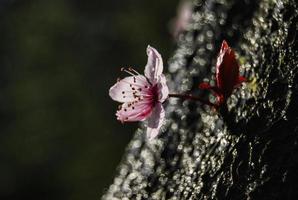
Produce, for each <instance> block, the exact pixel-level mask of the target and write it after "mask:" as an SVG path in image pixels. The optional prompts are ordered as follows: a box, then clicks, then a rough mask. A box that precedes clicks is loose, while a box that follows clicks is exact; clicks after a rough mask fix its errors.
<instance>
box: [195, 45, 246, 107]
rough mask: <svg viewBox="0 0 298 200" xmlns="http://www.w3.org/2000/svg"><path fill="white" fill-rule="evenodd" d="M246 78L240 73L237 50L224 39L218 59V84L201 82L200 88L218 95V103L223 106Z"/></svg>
mask: <svg viewBox="0 0 298 200" xmlns="http://www.w3.org/2000/svg"><path fill="white" fill-rule="evenodd" d="M245 80H246V79H245V78H244V77H242V76H240V75H239V64H238V62H237V60H236V57H235V52H234V50H233V49H231V48H230V47H229V45H228V43H227V42H226V41H225V40H224V41H223V42H222V44H221V48H220V52H219V54H218V56H217V61H216V86H211V85H209V83H201V84H200V85H199V88H200V89H208V90H211V91H212V92H213V94H214V95H215V96H216V97H217V101H218V102H217V105H218V106H221V105H222V104H224V103H225V102H226V101H227V99H228V98H229V97H230V96H231V94H232V92H233V90H234V89H235V88H236V87H237V86H239V85H240V84H241V83H242V82H244V81H245Z"/></svg>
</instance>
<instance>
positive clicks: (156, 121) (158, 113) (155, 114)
mask: <svg viewBox="0 0 298 200" xmlns="http://www.w3.org/2000/svg"><path fill="white" fill-rule="evenodd" d="M164 118H165V110H164V108H163V106H162V104H161V103H158V104H156V106H155V107H154V109H153V111H152V114H151V116H150V117H149V118H148V127H147V138H148V139H149V140H152V139H154V138H155V137H156V136H157V135H158V133H159V129H160V128H161V126H162V123H163V121H164Z"/></svg>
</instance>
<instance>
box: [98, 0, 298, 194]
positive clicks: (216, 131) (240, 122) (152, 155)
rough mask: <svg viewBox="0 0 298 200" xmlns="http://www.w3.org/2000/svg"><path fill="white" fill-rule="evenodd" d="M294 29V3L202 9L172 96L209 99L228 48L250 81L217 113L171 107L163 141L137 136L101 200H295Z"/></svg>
mask: <svg viewBox="0 0 298 200" xmlns="http://www.w3.org/2000/svg"><path fill="white" fill-rule="evenodd" d="M297 21H298V8H297V1H295V0H284V1H277V0H262V1H249V0H207V1H204V2H203V1H200V0H197V1H195V2H194V10H193V22H192V23H191V25H190V27H189V29H188V30H187V31H186V33H185V34H183V36H182V37H181V39H180V41H179V42H178V48H177V50H176V52H175V53H174V56H173V57H172V59H170V61H169V67H168V71H169V78H168V83H169V86H170V90H171V91H173V92H174V91H175V92H180V93H184V92H188V91H189V90H191V91H192V92H194V93H195V94H197V95H200V96H202V95H203V96H205V98H208V96H207V95H208V93H207V92H202V91H199V89H198V84H199V83H200V82H202V81H203V79H206V78H209V80H214V74H213V73H212V71H214V66H215V61H216V56H217V53H218V52H219V48H220V44H221V42H222V40H224V39H225V40H227V41H228V43H229V44H230V46H231V47H232V48H233V49H234V50H235V51H236V53H237V57H238V61H239V62H240V64H241V72H242V74H243V75H244V76H245V77H247V78H248V79H249V82H248V83H246V84H244V85H243V86H241V87H240V88H238V89H237V90H235V91H234V93H233V95H232V96H231V97H230V98H229V100H228V106H227V108H225V109H221V110H220V111H219V112H218V111H216V110H214V109H212V108H209V107H208V106H204V105H201V104H200V103H197V102H190V101H184V102H183V101H181V100H177V99H170V100H169V101H168V102H167V103H166V105H165V107H166V113H167V123H166V125H165V126H164V129H163V131H162V133H161V134H160V136H159V137H158V138H157V139H155V140H153V141H147V140H146V138H145V137H146V135H145V132H144V130H145V128H144V127H141V128H140V129H138V130H137V132H136V134H135V137H134V138H133V139H132V141H131V143H130V144H129V146H128V148H127V151H126V154H125V155H124V157H123V160H122V162H121V164H120V166H119V169H118V172H117V175H116V177H115V179H114V182H113V184H112V185H111V186H110V187H109V189H108V190H107V191H106V193H105V195H104V196H103V199H107V200H113V199H156V200H160V199H177V200H180V199H186V200H189V199H262V200H264V199H270V200H271V199H298V183H297V180H298V82H297V80H298V74H297V69H298V58H297V57H298V56H297V55H298V46H297V37H298V36H297V33H298V32H297V29H298V28H297ZM211 98H212V97H211Z"/></svg>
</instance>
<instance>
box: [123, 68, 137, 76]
mask: <svg viewBox="0 0 298 200" xmlns="http://www.w3.org/2000/svg"><path fill="white" fill-rule="evenodd" d="M121 71H122V72H126V73H128V74H130V75H132V76H135V74H134V73H132V72H130V71H129V70H127V69H125V68H124V67H121Z"/></svg>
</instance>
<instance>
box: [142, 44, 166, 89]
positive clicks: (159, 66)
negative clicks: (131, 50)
mask: <svg viewBox="0 0 298 200" xmlns="http://www.w3.org/2000/svg"><path fill="white" fill-rule="evenodd" d="M147 55H148V61H147V65H146V66H145V72H144V73H145V76H146V77H147V78H148V79H149V80H150V82H151V83H152V84H154V83H156V82H157V81H158V77H159V76H160V75H161V74H162V71H163V61H162V58H161V55H160V54H159V53H158V51H157V50H156V49H154V48H153V47H151V46H149V45H148V47H147Z"/></svg>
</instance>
